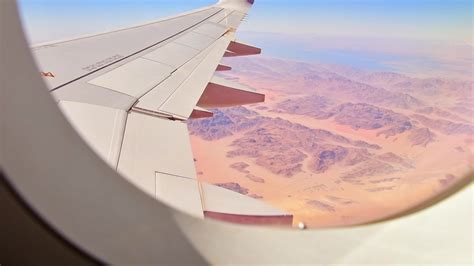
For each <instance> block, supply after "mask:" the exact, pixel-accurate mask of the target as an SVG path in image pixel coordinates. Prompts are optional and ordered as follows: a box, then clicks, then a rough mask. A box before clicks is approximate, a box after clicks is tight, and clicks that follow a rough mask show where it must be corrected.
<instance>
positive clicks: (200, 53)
mask: <svg viewBox="0 0 474 266" xmlns="http://www.w3.org/2000/svg"><path fill="white" fill-rule="evenodd" d="M252 4H253V1H251V0H223V1H220V2H219V3H217V4H215V5H212V6H209V7H206V8H202V9H199V10H195V11H191V12H188V13H185V14H181V15H178V16H175V17H171V18H166V19H162V20H159V21H155V22H151V23H147V24H144V25H139V26H135V27H130V28H125V29H120V30H116V31H112V32H107V33H102V34H97V35H92V36H85V37H80V38H76V39H72V40H65V41H59V42H53V43H47V44H42V45H38V46H35V47H33V48H32V50H33V53H34V55H35V58H36V59H37V63H38V65H39V68H40V70H41V75H42V76H43V77H44V80H45V81H46V83H47V85H48V87H49V89H50V91H51V93H52V94H53V95H54V97H55V99H56V100H57V102H58V104H59V106H60V107H61V108H62V110H63V111H64V113H65V114H66V116H67V117H68V118H69V120H70V121H71V123H72V124H73V126H74V127H75V128H76V129H77V130H78V132H79V133H80V134H81V136H83V138H84V139H85V140H86V141H87V142H88V143H89V145H90V146H91V147H92V148H93V149H94V150H95V151H96V152H97V153H98V154H99V156H101V157H102V158H103V159H104V160H105V161H106V162H108V163H109V165H110V166H111V167H113V168H115V169H117V170H118V171H119V172H121V173H122V174H123V175H124V177H125V178H127V179H128V180H129V181H130V182H131V183H133V184H135V185H136V186H138V187H140V188H141V189H142V190H143V191H145V192H147V193H149V194H150V195H152V196H153V197H157V198H159V199H161V200H163V201H165V202H167V203H169V204H170V205H172V206H174V207H176V208H178V209H180V210H183V211H186V212H188V213H190V214H193V215H195V216H198V217H204V216H209V217H213V218H217V219H223V220H229V221H237V222H242V223H272V224H287V225H288V224H291V223H292V216H291V215H289V214H288V213H286V212H283V211H280V210H278V209H275V208H273V207H271V206H269V205H267V204H264V203H263V202H260V201H258V200H255V199H252V198H248V197H244V196H242V195H240V194H237V193H234V192H232V191H229V190H225V189H223V188H219V187H216V186H212V185H209V184H201V183H200V182H199V181H198V180H197V177H196V171H195V166H194V160H193V155H192V151H191V146H190V141H189V135H188V131H187V126H186V121H187V120H188V119H199V118H203V117H210V116H212V113H211V112H210V111H208V110H207V108H215V107H228V106H235V105H242V104H250V103H257V102H263V101H264V99H265V96H264V95H263V94H259V93H257V92H255V91H253V90H252V89H249V88H246V87H245V86H242V85H240V84H233V83H232V82H230V81H228V80H225V79H222V78H218V77H214V73H215V71H223V70H230V67H228V66H225V65H221V64H220V61H221V59H222V57H227V56H243V55H253V54H259V53H260V49H258V48H256V47H252V46H251V45H247V44H244V43H240V42H237V41H236V40H235V31H236V30H237V28H238V26H239V25H240V23H241V21H242V20H243V19H244V18H245V16H246V15H247V12H248V11H249V10H250V8H251V7H252Z"/></svg>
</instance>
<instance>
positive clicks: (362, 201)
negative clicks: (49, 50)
mask: <svg viewBox="0 0 474 266" xmlns="http://www.w3.org/2000/svg"><path fill="white" fill-rule="evenodd" d="M191 2H192V3H191ZM286 2H288V1H286ZM286 2H285V1H283V2H282V1H280V2H277V3H272V4H271V5H270V4H269V3H267V2H265V1H262V2H261V3H259V2H258V1H255V7H254V9H253V10H252V11H250V15H249V17H248V18H245V19H244V22H243V24H242V25H240V27H239V29H238V31H237V39H238V40H242V41H245V42H246V43H251V44H252V46H251V47H254V46H255V47H259V48H261V49H262V51H263V52H262V54H261V55H251V56H231V57H226V58H224V59H223V60H222V61H219V64H221V67H222V68H226V67H231V68H232V69H231V70H230V71H217V72H216V73H215V77H216V78H217V79H220V80H221V81H222V82H227V83H231V84H235V83H239V84H240V85H239V86H244V87H245V88H246V89H245V91H247V90H248V91H253V90H255V92H257V93H258V94H264V95H265V101H264V102H260V103H251V104H245V105H239V106H233V107H228V106H224V105H225V104H223V107H219V106H217V107H216V106H211V108H203V109H199V108H198V109H194V111H196V113H199V112H201V113H200V114H204V115H203V117H202V116H200V117H199V118H194V119H193V118H192V119H187V117H182V116H179V115H175V116H173V117H167V116H166V115H169V114H170V112H171V111H169V110H171V109H173V108H178V107H176V106H175V105H173V106H171V107H170V109H169V110H168V111H166V112H165V111H163V112H162V113H160V115H156V113H157V112H158V111H157V110H161V109H158V108H164V107H163V106H165V107H166V103H167V102H166V103H165V102H164V103H163V104H162V105H160V106H156V108H155V109H153V110H155V111H154V112H151V111H147V110H145V109H144V108H145V104H146V103H147V101H146V100H143V99H142V100H139V101H138V102H139V103H140V102H141V104H143V106H137V103H135V102H134V103H133V104H131V105H130V106H132V107H130V106H128V107H127V108H130V109H124V108H123V107H124V106H127V104H126V102H127V99H128V98H127V97H122V98H114V99H115V100H116V102H120V104H116V105H114V106H106V107H104V106H101V104H103V103H104V101H99V100H97V99H96V98H95V99H92V100H91V99H89V98H88V100H84V98H81V99H79V98H77V97H75V96H74V97H73V96H72V95H77V94H74V93H72V92H69V91H66V90H67V89H70V90H71V91H72V90H73V89H77V88H76V87H74V88H72V87H71V88H68V87H67V86H65V87H61V86H62V85H61V86H59V85H58V84H59V81H58V84H56V85H58V86H57V87H58V88H59V87H61V88H60V89H59V90H57V91H55V97H59V98H60V97H65V98H63V100H60V103H59V105H60V106H61V107H62V108H63V110H64V111H65V113H66V114H70V115H71V116H75V115H77V114H78V113H80V114H81V115H79V118H77V117H76V121H78V122H76V124H75V123H74V121H72V122H73V124H75V126H76V128H78V131H79V132H80V133H82V134H83V135H88V136H89V137H85V138H86V140H88V142H89V144H90V145H91V146H93V148H95V149H96V150H97V151H98V153H99V155H100V156H101V157H102V158H103V159H104V160H105V161H107V162H108V163H109V164H110V165H111V166H112V167H115V168H116V169H118V171H119V172H121V173H122V174H124V175H125V176H127V175H132V176H133V175H135V176H136V175H139V176H142V175H147V174H149V173H148V172H147V171H145V170H148V168H147V167H151V168H153V167H155V168H156V169H155V168H153V169H151V168H150V169H151V170H152V174H151V175H150V176H146V177H143V176H142V177H143V178H141V179H140V180H144V179H146V178H150V180H152V181H149V184H148V183H146V182H148V181H143V182H142V181H140V182H141V183H140V182H138V181H137V182H133V180H132V183H134V184H135V185H137V186H139V187H141V188H143V189H144V190H145V191H146V192H147V193H149V194H150V195H152V196H156V197H157V198H159V199H161V200H164V201H169V202H170V204H171V205H173V206H175V207H177V208H179V209H181V210H184V211H188V212H189V213H191V214H193V215H197V216H200V217H204V218H211V219H219V220H224V221H229V222H236V223H243V224H259V225H276V226H286V227H294V228H300V229H305V228H309V229H312V228H325V227H339V226H350V225H358V224H364V223H369V222H372V221H377V220H380V219H384V218H386V217H391V216H396V215H397V214H398V213H402V212H404V211H406V210H409V209H410V208H412V207H415V206H418V205H419V204H422V203H423V202H428V201H430V199H433V198H435V197H437V196H439V195H441V194H442V193H444V192H446V191H447V190H449V189H451V188H452V187H453V186H455V185H456V184H458V182H461V181H462V180H465V179H472V171H473V168H472V166H473V163H474V157H473V152H474V135H473V134H474V106H473V102H474V99H473V93H472V84H473V78H472V77H473V76H472V62H473V58H472V41H471V37H472V33H471V28H470V27H471V25H470V19H465V20H464V19H463V18H465V17H470V15H469V14H468V13H469V10H471V9H470V8H469V7H468V8H463V7H461V6H454V5H451V3H449V2H446V3H443V4H439V5H438V6H436V5H434V4H433V3H432V2H427V1H415V2H416V3H417V4H409V3H407V2H406V1H401V2H399V3H390V4H388V3H384V4H382V3H383V1H382V2H381V3H379V2H377V3H374V2H367V3H360V2H351V3H347V4H344V5H341V4H331V5H329V4H328V2H329V1H318V2H315V3H309V2H307V1H301V4H300V5H299V6H298V5H296V4H295V3H294V2H292V5H293V7H294V6H298V7H294V8H292V9H288V3H286ZM297 2H298V1H297ZM20 4H21V8H22V12H23V19H24V22H25V28H26V32H27V34H28V36H29V39H30V42H31V44H32V45H35V44H37V43H40V42H45V41H54V40H56V39H64V38H71V37H73V36H78V35H84V34H86V33H87V34H89V33H97V32H102V31H108V30H112V29H115V28H118V27H126V26H129V25H133V24H139V23H143V22H146V21H149V20H152V19H156V18H159V17H160V16H168V15H173V14H177V13H179V12H184V11H189V10H192V9H195V8H197V7H201V6H206V5H210V4H213V1H184V0H183V1H173V2H166V1H165V2H160V1H157V2H156V3H153V4H151V3H150V2H149V1H133V3H132V1H131V2H127V1H121V2H120V3H115V2H114V4H111V3H110V1H94V2H89V1H86V2H79V1H77V2H72V1H71V2H70V1H67V2H64V3H58V2H57V1H55V2H54V5H52V4H51V1H48V0H42V1H28V0H23V1H21V2H20ZM361 5H362V6H361ZM364 5H365V6H364ZM384 5H390V6H391V7H392V8H391V10H392V11H390V15H389V16H384V17H382V16H380V10H383V9H384ZM132 6H133V8H131V7H132ZM440 8H449V9H450V10H452V11H453V12H452V13H450V14H447V15H448V16H453V20H452V21H451V20H449V21H448V20H446V19H444V20H438V19H437V17H436V14H438V13H437V12H436V11H437V9H440ZM104 10H107V12H104ZM269 10H271V12H269ZM322 10H324V12H323V11H322ZM202 12H206V11H202ZM413 12H417V13H416V14H417V15H416V16H414V14H415V13H413ZM53 13H54V15H53ZM343 14H345V15H343ZM211 15H212V16H217V15H215V14H214V13H212V14H207V13H206V14H205V16H204V15H203V17H209V16H211ZM196 16H197V17H199V16H200V15H199V14H198V15H196ZM277 18H278V19H277ZM420 20H421V21H424V23H418V22H417V21H420ZM177 23H178V22H177ZM179 23H184V22H179ZM179 23H178V24H179ZM186 23H187V22H186ZM440 23H441V24H442V26H439V24H440ZM456 23H457V24H456ZM173 25H174V24H169V25H168V24H167V26H166V27H174V26H173ZM147 34H148V33H147ZM207 34H210V33H207ZM222 34H224V33H222ZM145 36H150V35H145ZM178 37H181V36H175V37H173V38H176V39H177V38H178ZM188 37H189V36H188ZM183 38H184V37H183ZM200 38H202V40H205V38H211V37H202V36H201V37H200ZM147 40H148V39H146V38H145V39H144V42H146V41H147ZM172 40H174V39H172ZM183 40H184V39H181V42H183ZM99 41H100V40H99ZM128 41H129V43H130V46H133V45H136V44H135V43H133V40H130V39H127V42H128ZM213 41H214V40H213ZM176 42H177V43H178V45H176V44H174V45H175V46H172V45H170V47H171V48H169V49H170V50H167V51H169V53H170V56H171V55H174V56H175V57H174V58H177V57H183V58H184V59H183V62H181V63H182V64H185V62H186V60H187V59H185V57H186V55H189V56H190V58H194V57H195V56H196V57H198V56H199V53H201V52H202V51H201V50H199V49H198V48H197V47H198V46H195V47H194V48H189V47H188V48H189V49H188V48H186V47H184V46H179V45H180V41H176ZM198 43H199V44H200V45H202V44H203V43H204V41H199V42H198ZM191 44H193V45H197V44H194V43H191ZM191 44H188V45H191ZM87 45H90V44H87ZM153 45H156V44H153ZM118 46H120V47H124V48H123V49H125V50H127V49H128V46H127V43H125V42H121V43H120V45H118V44H117V47H118ZM158 46H160V47H161V45H158ZM158 46H157V47H158ZM91 47H93V46H91ZM183 47H184V48H183ZM100 49H101V48H100V47H99V48H97V50H89V52H90V53H91V54H92V53H95V52H97V53H100V52H104V53H105V52H106V51H104V49H102V50H100ZM117 49H118V48H117ZM133 49H135V48H133ZM167 49H168V48H167ZM179 49H181V50H179ZM125 50H124V51H125ZM138 50H140V49H138ZM38 51H40V50H38ZM68 51H69V52H68V53H70V52H71V51H73V50H68ZM140 51H141V50H140ZM149 52H150V54H146V53H144V54H143V55H141V54H140V55H139V56H143V57H146V58H147V59H143V58H142V59H140V60H142V61H140V60H139V59H137V58H135V57H134V58H133V59H134V60H135V59H136V60H137V61H134V62H135V63H133V64H131V65H126V67H124V68H123V69H125V70H124V71H123V72H116V73H113V72H112V70H110V72H108V71H109V70H107V69H106V67H107V66H108V64H112V63H114V62H116V61H118V60H122V61H123V60H125V59H127V58H129V57H128V55H125V54H122V52H116V53H115V54H113V55H107V56H104V58H100V60H99V59H97V60H96V59H94V60H96V61H94V62H91V63H87V64H85V65H84V67H86V68H82V70H81V71H87V73H88V74H87V75H89V74H90V73H92V72H93V74H90V76H89V78H88V79H87V80H85V81H84V84H86V85H84V86H87V88H88V89H90V88H92V86H97V87H101V88H103V87H107V88H109V89H107V93H109V92H110V91H112V92H117V91H118V92H120V93H121V94H123V93H125V94H126V93H131V95H130V97H129V98H132V99H135V98H140V97H143V96H144V95H148V96H150V95H151V94H153V92H152V90H151V89H150V88H145V87H146V86H145V85H147V84H148V83H147V82H149V83H150V82H151V83H153V82H156V84H155V85H156V86H158V84H165V85H166V84H167V83H166V82H165V81H164V80H167V79H168V77H169V76H170V77H174V76H172V75H171V74H170V73H172V72H171V71H170V70H169V69H171V68H172V67H175V68H179V67H180V66H181V65H176V66H169V65H167V66H163V67H156V68H153V67H154V66H151V65H149V64H151V63H150V62H151V61H153V60H158V59H157V58H158V57H159V56H161V57H159V58H160V59H159V60H165V59H163V58H165V57H164V56H163V55H161V54H152V51H149ZM193 53H194V54H193ZM130 54H131V52H130ZM134 56H136V55H135V54H134ZM150 58H152V59H153V60H151V59H150ZM130 59H132V57H130ZM37 60H38V61H39V62H40V66H41V57H37ZM47 60H50V61H49V62H52V61H54V62H56V61H55V60H57V61H61V60H62V59H61V58H59V57H58V58H48V59H47ZM51 60H52V61H51ZM78 60H81V59H80V58H78ZM127 60H128V59H127ZM173 60H174V59H173ZM203 60H204V59H203ZM53 65H54V64H53ZM195 67H196V66H195ZM84 69H86V70H84ZM135 69H138V70H137V71H138V73H139V74H137V75H138V77H134V78H136V80H134V82H133V83H131V84H134V86H135V85H136V84H145V85H143V86H144V88H145V89H143V91H140V88H139V86H138V85H136V87H134V88H135V91H133V92H129V91H128V88H129V87H127V86H125V85H123V84H126V83H124V82H116V81H114V80H113V79H114V78H119V77H121V76H123V75H126V74H129V73H133V71H135ZM144 69H152V70H153V71H155V72H153V71H152V72H150V73H158V74H156V75H155V74H154V75H153V78H151V79H148V78H149V76H146V75H142V74H143V72H144ZM173 70H174V68H173ZM221 70H228V69H221ZM40 71H41V73H42V75H43V77H44V79H45V80H47V82H50V81H51V79H54V78H56V79H57V80H60V79H61V78H62V77H61V76H58V73H57V72H56V70H54V69H52V70H51V69H41V70H40ZM100 71H102V72H100ZM166 71H170V73H167V72H166ZM124 73H125V74H124ZM163 73H164V74H163ZM158 75H163V79H161V80H159V81H157V80H155V79H156V78H157V76H158ZM187 75H191V74H190V73H187ZM129 80H131V79H129ZM54 82H55V81H51V82H50V83H48V84H50V86H53V87H54V86H55V85H54V84H55V83H54ZM161 82H163V83H161ZM172 82H173V81H170V83H172ZM181 82H184V80H183V81H179V80H178V81H176V84H178V83H179V84H181ZM198 82H199V81H196V83H195V84H198ZM210 82H212V81H210ZM51 84H53V85H51ZM184 84H185V83H184ZM165 85H162V86H165ZM204 86H205V85H204ZM235 86H237V85H235ZM217 87H218V88H221V89H222V88H224V87H225V86H223V85H222V86H221V87H219V86H217ZM229 87H232V86H231V85H229V86H227V87H225V88H227V89H228V88H229ZM84 88H85V87H84ZM159 88H160V89H161V91H163V90H165V89H164V88H162V87H159ZM61 90H62V91H61ZM242 90H244V89H242ZM242 90H240V91H242ZM224 91H225V90H224V89H222V90H221V91H220V93H221V95H224ZM231 92H232V93H233V92H234V91H231V90H229V91H228V92H226V93H231ZM91 93H92V92H91ZM104 93H105V92H104ZM64 95H68V96H67V97H66V96H64ZM90 95H91V94H89V96H90ZM103 95H105V94H100V93H98V94H97V97H98V98H100V97H102V96H103ZM107 95H109V94H107ZM236 95H237V98H238V97H240V95H241V94H236ZM89 96H88V97H89ZM106 97H115V96H106ZM153 97H156V98H153V99H158V96H156V95H155V96H153ZM210 97H211V96H210ZM211 98H212V97H211ZM217 98H219V97H217ZM244 98H245V97H244ZM140 99H141V98H140ZM71 102H72V103H71ZM78 103H79V104H78ZM84 103H85V104H87V107H84V106H82V105H81V104H84ZM122 103H123V104H122ZM211 105H212V104H211ZM97 106H100V107H97ZM113 109H117V110H119V111H117V112H114V111H112V110H113ZM173 110H175V109H173ZM176 110H177V109H176ZM178 111H180V110H178ZM178 111H176V112H178ZM98 113H100V115H98ZM158 113H159V112H158ZM211 113H212V117H208V116H209V114H211ZM153 115H155V117H153ZM91 117H95V118H96V119H97V121H95V122H94V121H92V122H93V123H92V124H91V119H90V118H91ZM169 118H172V119H169ZM100 119H105V121H107V122H105V123H104V122H101V121H100ZM111 119H112V120H111ZM176 120H178V121H176ZM117 121H123V123H124V124H123V128H122V130H124V133H123V134H122V135H124V138H123V139H116V138H117V136H118V135H113V136H109V135H106V134H105V133H103V132H105V131H106V129H104V130H103V131H101V128H106V127H107V123H111V127H112V125H117V124H116V122H117ZM157 121H158V122H157ZM160 121H161V122H160ZM163 121H165V122H163ZM168 121H169V123H173V124H172V126H169V125H171V124H166V123H167V122H168ZM114 123H115V124H114ZM162 123H163V124H162ZM168 126H169V127H170V128H169V130H170V131H169V132H171V133H166V131H164V130H163V128H168ZM186 129H187V131H183V130H186ZM89 131H90V132H93V133H90V132H89ZM88 132H89V133H88ZM183 132H184V133H183ZM186 132H189V137H188V135H186ZM91 134H92V135H91ZM137 134H138V135H137ZM183 134H184V135H183ZM133 136H140V138H141V139H140V140H136V139H133ZM178 137H183V138H181V139H178ZM137 138H138V137H137ZM111 139H112V140H111ZM109 140H111V141H112V142H113V141H118V143H119V144H120V145H119V148H118V151H119V153H122V154H121V155H120V156H115V157H114V156H112V155H111V151H112V150H113V149H112V148H110V147H106V148H104V147H102V146H101V145H103V143H110V142H111V141H109ZM145 140H150V141H145ZM160 140H161V141H162V142H166V143H164V144H163V143H160ZM189 140H190V146H189V147H188V148H189V154H187V153H186V152H187V151H188V149H187V146H186V145H187V144H186V143H188V141H189ZM140 141H141V142H140ZM127 142H128V143H127ZM137 147H138V148H137ZM155 147H158V148H155ZM104 149H106V152H105V153H104ZM134 149H135V150H134ZM181 149H182V150H181ZM177 151H179V152H177ZM191 152H192V153H191ZM144 154H145V155H144ZM163 154H166V156H164V157H163V159H162V160H163V161H162V162H164V161H166V164H165V165H162V164H160V161H159V160H158V159H157V158H161V157H160V156H162V155H163ZM185 155H189V156H190V158H188V159H190V160H191V161H192V163H191V167H189V164H186V163H185V161H186V160H187V159H186V158H185ZM140 156H145V157H144V158H141V157H140ZM137 158H139V159H140V163H141V164H140V165H141V167H143V169H137V167H136V165H137V164H135V161H134V160H138V159H137ZM193 159H194V160H193ZM154 160H155V161H154ZM133 167H135V168H133ZM173 167H175V168H173ZM193 167H194V168H193ZM173 169H179V173H175V172H173ZM189 169H191V170H189ZM190 176H194V178H195V179H194V180H193V181H192V182H191V181H189V177H190ZM130 179H133V178H130ZM191 179H192V178H191ZM147 180H148V179H147ZM195 180H198V181H199V182H196V181H195ZM188 181H189V182H188ZM190 182H191V183H190ZM193 182H195V183H193ZM184 196H186V197H185V199H184V200H183V198H184ZM176 200H178V201H179V202H174V201H176ZM173 202H174V203H173ZM196 210H197V211H196Z"/></svg>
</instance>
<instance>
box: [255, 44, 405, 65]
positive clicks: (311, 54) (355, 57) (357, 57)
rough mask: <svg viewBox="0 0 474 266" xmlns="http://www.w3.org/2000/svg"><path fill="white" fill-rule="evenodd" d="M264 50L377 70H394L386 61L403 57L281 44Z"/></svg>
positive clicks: (279, 55)
mask: <svg viewBox="0 0 474 266" xmlns="http://www.w3.org/2000/svg"><path fill="white" fill-rule="evenodd" d="M264 51H265V52H264V54H266V55H268V56H273V57H279V58H286V59H292V60H298V61H307V62H317V63H323V64H337V65H345V66H352V67H355V68H359V69H367V70H376V71H393V70H394V69H393V68H392V67H390V66H388V65H387V64H386V63H387V62H391V61H398V60H402V59H403V58H401V57H398V56H393V55H387V54H380V53H366V52H357V51H350V50H341V49H315V50H306V49H298V48H296V47H295V46H292V47H287V48H285V47H281V46H279V47H272V46H265V49H264Z"/></svg>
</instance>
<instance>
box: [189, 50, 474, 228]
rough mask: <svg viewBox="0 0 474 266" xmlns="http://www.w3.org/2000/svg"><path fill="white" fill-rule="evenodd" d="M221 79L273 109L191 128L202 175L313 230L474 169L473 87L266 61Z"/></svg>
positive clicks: (420, 193) (376, 214)
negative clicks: (240, 86) (259, 96)
mask: <svg viewBox="0 0 474 266" xmlns="http://www.w3.org/2000/svg"><path fill="white" fill-rule="evenodd" d="M228 63H229V64H230V65H232V67H233V68H234V70H232V71H230V72H227V73H225V74H224V76H225V77H226V78H228V79H233V80H236V81H238V82H240V83H243V84H246V85H248V86H250V87H253V88H255V89H257V90H258V91H259V92H262V93H265V94H266V102H265V103H262V104H256V105H250V106H245V107H237V108H228V109H217V110H213V111H214V113H215V115H214V117H213V118H209V119H202V120H193V121H191V122H190V123H189V129H190V133H191V142H192V146H193V152H194V155H195V161H196V168H197V172H198V175H199V179H200V180H201V181H203V182H208V183H212V184H217V185H219V186H222V187H226V188H228V189H231V190H234V191H236V192H239V193H242V194H245V195H248V196H250V197H254V198H257V199H260V200H263V201H265V202H267V203H269V204H271V205H273V206H275V207H278V208H280V209H283V210H285V211H288V212H290V213H292V214H293V215H294V223H295V224H297V223H299V222H304V223H305V224H306V225H307V226H308V227H310V228H318V227H330V226H343V225H352V224H358V223H365V222H370V221H372V220H375V219H379V218H383V217H385V216H388V215H392V214H395V213H397V212H400V211H402V210H404V209H406V208H409V207H410V206H412V205H414V204H417V203H419V202H420V201H424V200H426V199H428V198H429V197H432V196H433V195H435V194H437V193H440V192H441V191H442V190H443V189H446V188H447V187H448V186H450V185H451V184H453V182H454V181H455V180H456V179H458V178H461V177H463V176H464V175H466V174H467V173H468V172H469V171H472V168H471V166H472V165H473V162H474V157H473V152H474V148H473V144H474V137H473V134H474V121H473V115H474V108H473V106H472V102H473V94H472V80H461V79H451V78H449V79H448V78H415V77H410V76H406V75H402V74H397V73H391V72H376V71H368V70H359V69H355V68H351V67H344V66H338V65H323V64H316V63H305V62H298V61H291V60H282V59H276V58H270V57H263V56H262V57H252V58H242V59H240V58H239V59H232V60H229V62H228Z"/></svg>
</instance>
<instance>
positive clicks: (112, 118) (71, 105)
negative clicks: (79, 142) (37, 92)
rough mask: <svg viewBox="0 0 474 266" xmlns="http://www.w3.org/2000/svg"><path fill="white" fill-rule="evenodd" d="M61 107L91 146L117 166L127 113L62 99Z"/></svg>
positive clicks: (112, 164) (107, 160)
mask: <svg viewBox="0 0 474 266" xmlns="http://www.w3.org/2000/svg"><path fill="white" fill-rule="evenodd" d="M59 107H60V108H61V110H62V111H63V113H64V114H65V115H66V117H67V118H68V119H69V121H71V123H72V125H73V127H74V128H75V129H76V130H77V132H78V133H79V135H81V137H82V138H83V139H84V140H85V141H86V142H87V143H88V144H89V146H90V147H91V148H92V149H93V150H94V151H95V152H96V153H97V154H98V155H99V156H100V157H101V158H102V159H103V160H104V161H105V162H107V163H108V164H109V165H110V166H111V167H112V168H114V169H115V168H117V163H118V158H119V155H120V148H121V145H122V138H123V132H124V130H125V124H126V121H127V113H126V112H125V111H123V110H119V109H113V108H109V107H104V106H98V105H91V104H86V103H78V102H68V101H61V102H60V103H59ZM91 117H94V119H90V118H91Z"/></svg>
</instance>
